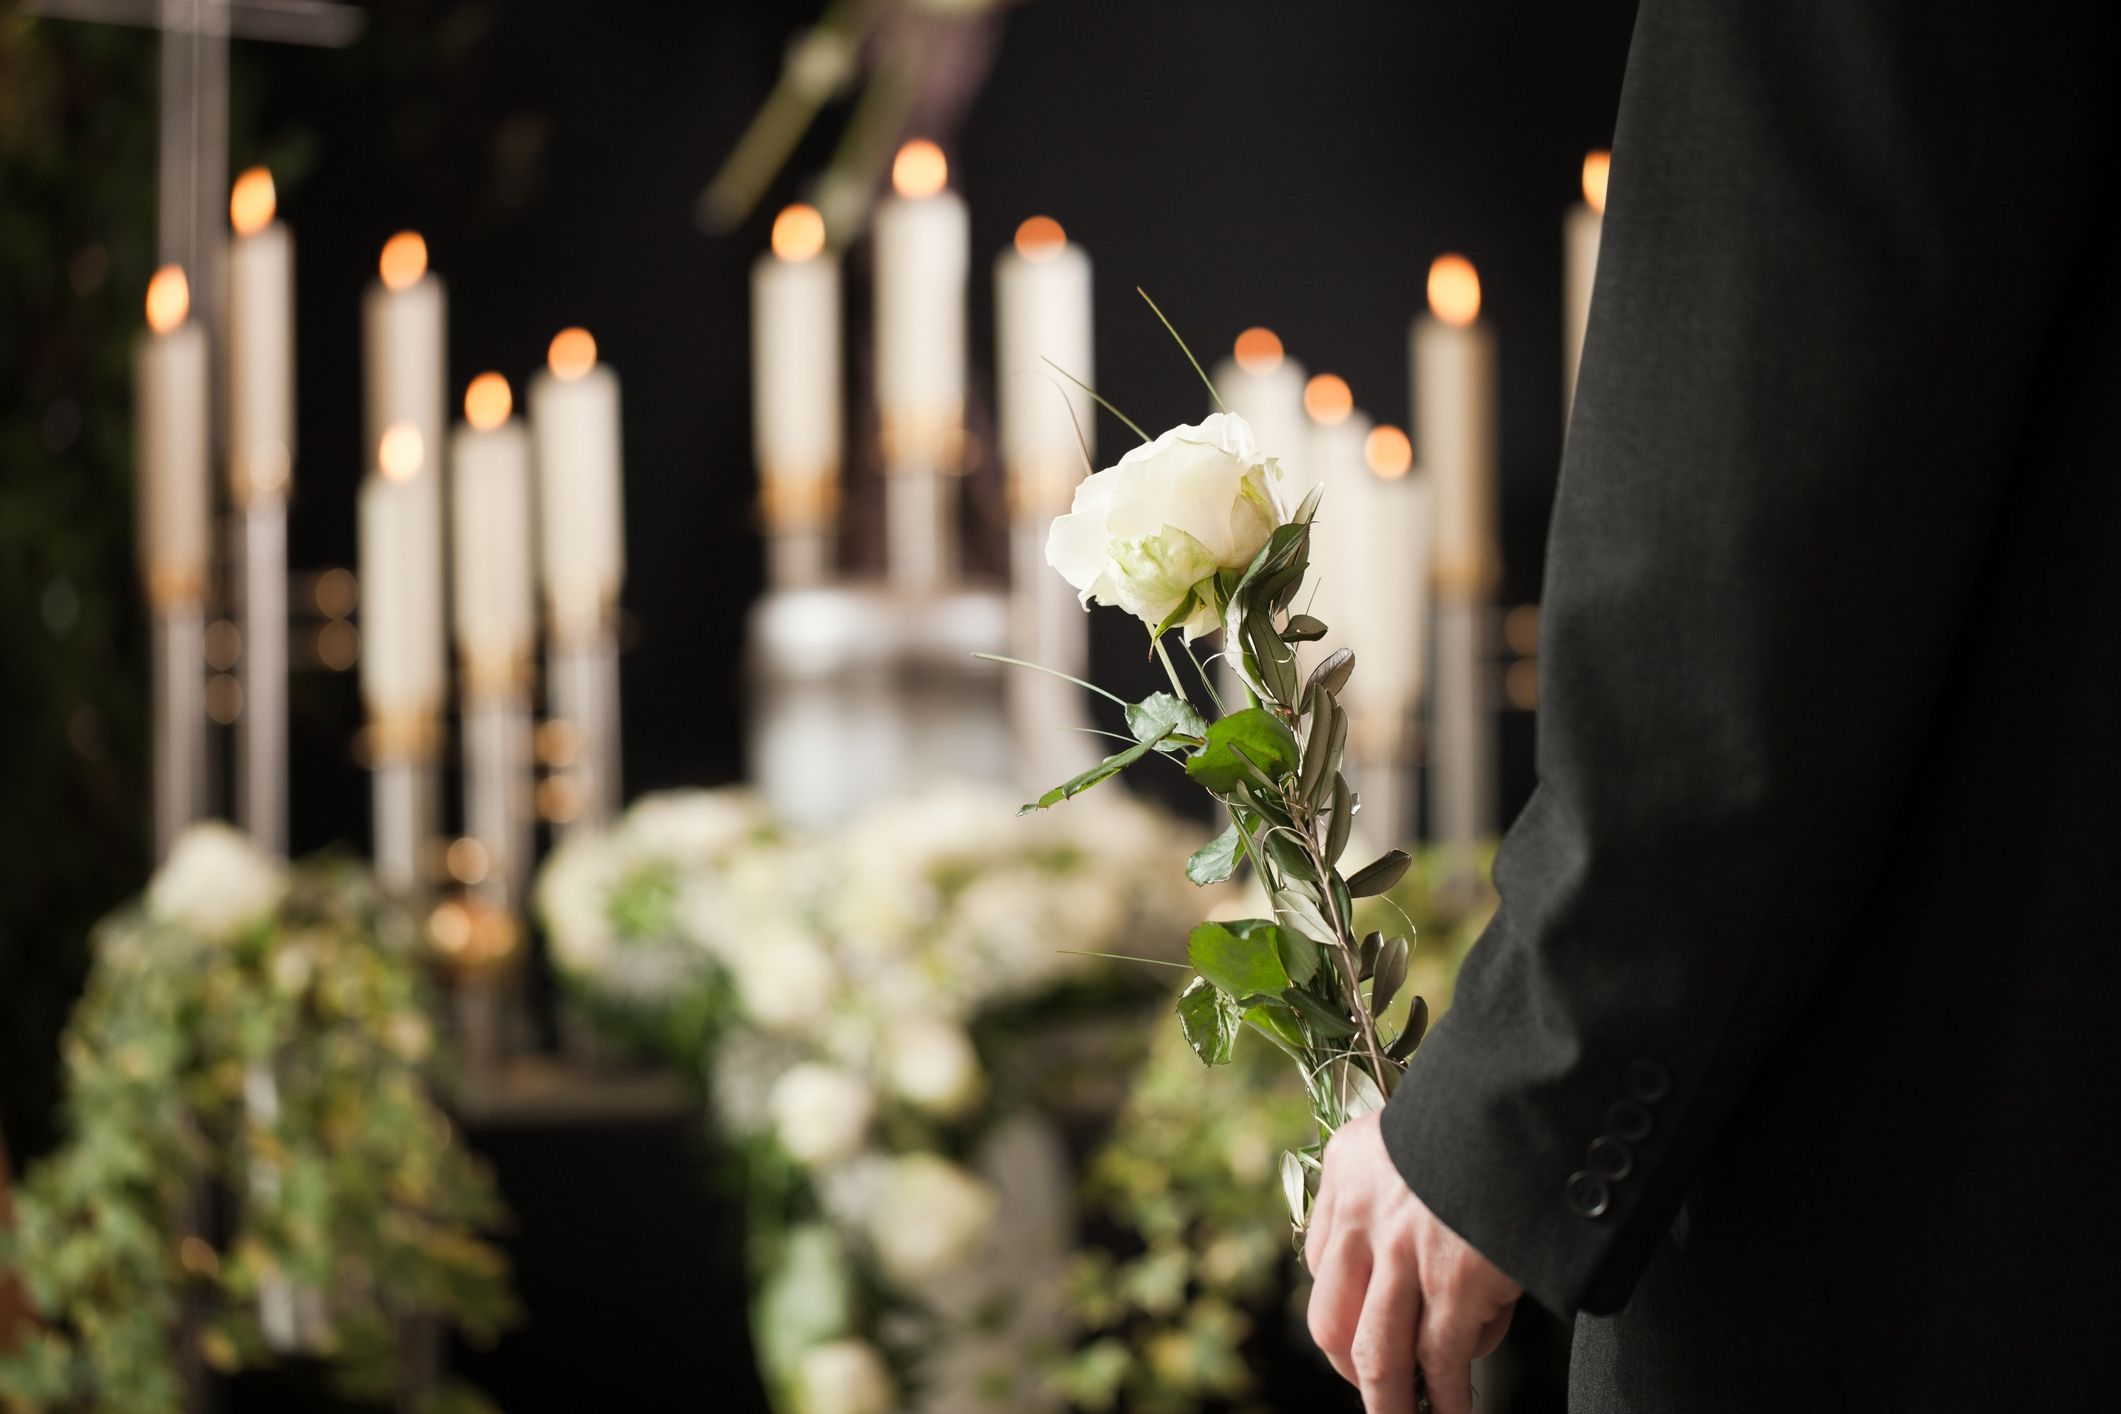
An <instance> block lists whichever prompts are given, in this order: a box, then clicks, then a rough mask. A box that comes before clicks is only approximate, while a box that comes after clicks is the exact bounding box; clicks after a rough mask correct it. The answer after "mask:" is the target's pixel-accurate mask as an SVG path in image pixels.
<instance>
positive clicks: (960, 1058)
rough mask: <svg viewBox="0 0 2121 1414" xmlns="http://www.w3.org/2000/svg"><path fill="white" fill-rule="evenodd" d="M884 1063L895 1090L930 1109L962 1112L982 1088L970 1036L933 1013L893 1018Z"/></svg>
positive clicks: (942, 1111)
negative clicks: (934, 1016) (903, 1018)
mask: <svg viewBox="0 0 2121 1414" xmlns="http://www.w3.org/2000/svg"><path fill="white" fill-rule="evenodd" d="M885 1068H886V1073H887V1075H888V1076H889V1079H890V1082H891V1088H892V1090H893V1091H894V1092H895V1093H897V1094H899V1095H901V1096H903V1097H904V1098H905V1099H907V1100H908V1101H910V1102H912V1103H913V1104H915V1105H918V1106H919V1107H920V1108H922V1109H924V1110H927V1111H929V1112H930V1113H932V1114H938V1115H944V1116H954V1115H961V1114H963V1113H964V1112H965V1111H966V1110H967V1109H969V1108H971V1106H972V1105H973V1104H975V1103H976V1102H977V1101H978V1100H979V1096H980V1090H981V1089H982V1088H983V1087H982V1077H981V1074H980V1064H979V1056H978V1055H977V1054H975V1053H974V1052H973V1049H972V1040H971V1038H970V1037H968V1036H966V1035H965V1033H964V1031H963V1030H962V1029H960V1028H959V1027H956V1026H953V1025H951V1024H950V1023H949V1022H947V1021H940V1020H937V1019H935V1018H933V1017H925V1016H917V1017H913V1018H911V1019H909V1020H906V1021H901V1022H899V1023H897V1024H896V1026H895V1027H894V1028H893V1030H892V1032H891V1035H890V1037H889V1039H888V1040H887V1042H886V1053H885Z"/></svg>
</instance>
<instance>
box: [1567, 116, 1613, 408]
mask: <svg viewBox="0 0 2121 1414" xmlns="http://www.w3.org/2000/svg"><path fill="white" fill-rule="evenodd" d="M1612 165H1613V156H1612V154H1611V153H1609V152H1591V153H1586V154H1585V155H1584V159H1583V200H1582V201H1578V202H1573V203H1571V204H1570V206H1569V214H1568V216H1567V218H1566V219H1565V220H1564V222H1563V225H1562V252H1561V334H1562V344H1563V352H1562V367H1561V376H1562V388H1563V393H1562V404H1561V407H1562V413H1563V415H1564V417H1566V415H1567V413H1568V411H1569V410H1570V409H1571V408H1573V407H1574V406H1575V405H1576V369H1577V365H1578V364H1580V363H1582V362H1583V331H1584V329H1585V328H1586V327H1587V326H1588V325H1589V324H1590V321H1591V285H1592V282H1593V280H1594V278H1595V277H1596V275H1597V273H1598V239H1599V236H1600V235H1601V234H1602V233H1603V232H1604V230H1605V188H1606V178H1607V176H1608V175H1609V174H1610V173H1611V171H1612Z"/></svg>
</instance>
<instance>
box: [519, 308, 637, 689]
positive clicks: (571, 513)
mask: <svg viewBox="0 0 2121 1414" xmlns="http://www.w3.org/2000/svg"><path fill="white" fill-rule="evenodd" d="M546 363H547V367H546V368H545V369H543V370H540V371H539V372H538V373H537V374H535V375H533V376H532V378H531V380H530V427H531V437H532V440H533V442H534V443H535V445H536V450H537V477H538V527H539V542H540V547H541V557H542V570H543V577H544V586H545V598H546V603H547V605H548V608H549V612H550V613H551V615H552V632H553V636H554V638H555V639H557V640H559V641H560V642H561V643H563V644H567V645H570V646H576V647H579V646H583V645H586V644H588V643H589V642H590V641H591V640H592V639H593V638H594V637H595V636H596V634H597V633H598V631H599V629H600V628H601V627H602V625H603V623H604V620H605V617H606V615H607V614H608V613H609V612H610V611H611V609H612V608H613V607H614V606H615V605H616V604H617V602H618V597H619V586H620V584H621V582H622V581H623V580H624V578H625V572H626V548H625V521H624V515H623V509H622V505H621V490H620V448H619V379H618V375H617V374H615V373H613V372H612V371H611V369H610V368H609V367H608V366H607V365H604V364H600V363H598V362H597V346H596V340H594V339H593V338H591V337H590V336H589V333H588V331H587V330H584V329H563V330H561V331H560V332H559V333H558V334H557V335H555V336H554V338H553V341H552V347H551V349H550V351H549V352H548V355H547V359H546Z"/></svg>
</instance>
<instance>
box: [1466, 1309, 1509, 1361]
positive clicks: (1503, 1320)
mask: <svg viewBox="0 0 2121 1414" xmlns="http://www.w3.org/2000/svg"><path fill="white" fill-rule="evenodd" d="M1516 1314H1517V1304H1516V1303H1515V1302H1512V1303H1510V1304H1509V1305H1507V1306H1505V1307H1503V1308H1502V1311H1501V1313H1500V1314H1499V1315H1496V1316H1493V1317H1490V1318H1489V1320H1488V1323H1487V1324H1486V1325H1484V1326H1482V1327H1481V1328H1480V1338H1479V1339H1478V1340H1476V1341H1474V1342H1473V1358H1474V1359H1475V1360H1485V1359H1487V1358H1488V1357H1489V1356H1490V1355H1493V1354H1494V1353H1495V1352H1496V1350H1497V1349H1499V1348H1500V1347H1501V1345H1502V1338H1503V1337H1504V1336H1506V1335H1508V1334H1509V1333H1510V1317H1512V1316H1514V1315H1516Z"/></svg>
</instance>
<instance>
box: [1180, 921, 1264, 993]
mask: <svg viewBox="0 0 2121 1414" xmlns="http://www.w3.org/2000/svg"><path fill="white" fill-rule="evenodd" d="M1280 932H1281V929H1279V928H1277V927H1275V926H1274V924H1272V923H1270V922H1268V921H1267V920H1266V919H1264V918H1249V919H1246V920H1244V921H1243V922H1240V923H1231V924H1223V923H1203V924H1201V925H1200V926H1199V927H1198V928H1195V929H1194V930H1193V931H1192V933H1191V934H1190V935H1188V936H1187V938H1186V959H1187V961H1189V962H1191V963H1192V964H1193V970H1194V971H1195V972H1198V973H1199V974H1200V975H1201V976H1203V977H1205V978H1207V979H1208V980H1209V981H1210V982H1213V983H1214V984H1215V985H1216V986H1218V987H1220V988H1222V989H1223V991H1225V992H1227V993H1229V994H1230V996H1231V997H1232V998H1235V999H1237V1000H1243V999H1244V998H1246V997H1252V996H1258V995H1261V994H1265V995H1267V996H1270V997H1271V996H1279V995H1280V994H1281V993H1283V992H1285V991H1287V990H1288V989H1289V986H1290V983H1289V970H1288V968H1287V967H1285V966H1283V965H1282V960H1281V947H1280V939H1279V938H1278V937H1277V936H1276V935H1277V934H1279V933H1280Z"/></svg>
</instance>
